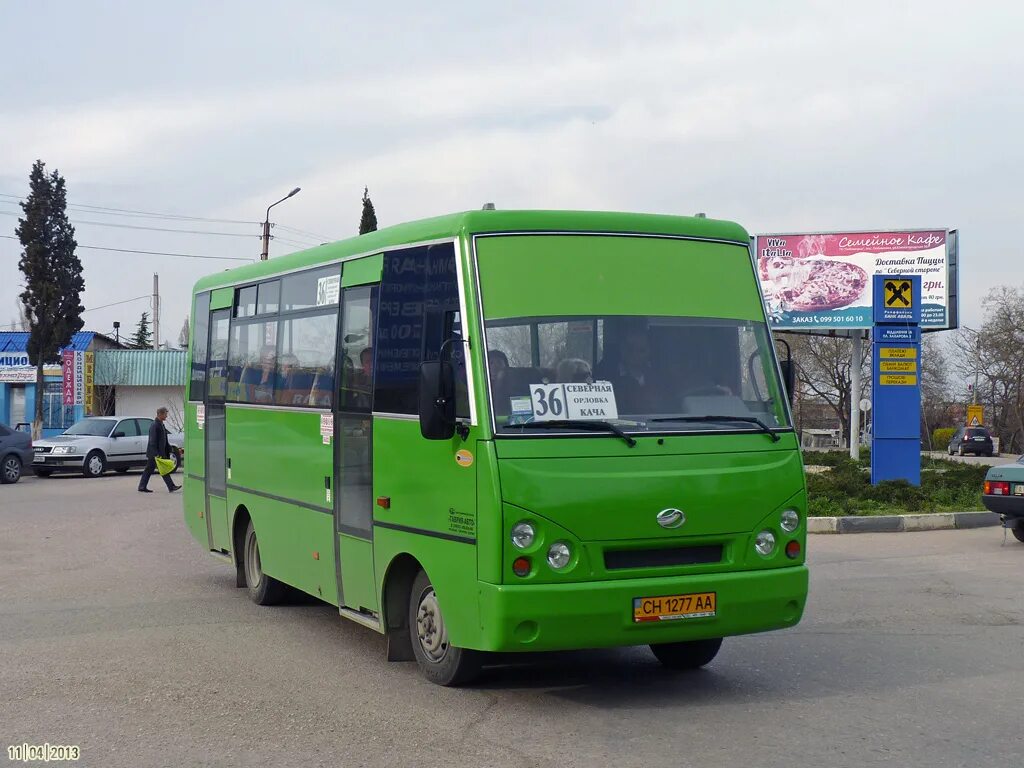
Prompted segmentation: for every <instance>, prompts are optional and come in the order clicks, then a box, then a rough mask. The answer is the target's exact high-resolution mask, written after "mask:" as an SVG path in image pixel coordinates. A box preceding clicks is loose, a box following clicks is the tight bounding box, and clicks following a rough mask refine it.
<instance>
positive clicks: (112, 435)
mask: <svg viewBox="0 0 1024 768" xmlns="http://www.w3.org/2000/svg"><path fill="white" fill-rule="evenodd" d="M152 423H153V419H152V418H150V417H148V416H90V417H89V418H86V419H82V420H81V421H79V422H77V423H76V424H75V425H74V426H71V427H68V428H67V429H66V430H64V433H63V434H60V435H56V436H55V437H49V438H46V439H43V440H37V441H36V442H35V443H34V444H33V449H32V469H33V470H34V471H35V473H36V474H37V475H38V476H39V477H49V476H50V475H52V474H53V473H54V472H81V473H82V474H83V475H85V476H86V477H99V476H100V475H102V474H103V473H104V472H106V471H107V470H108V469H116V470H117V471H118V472H127V471H128V470H129V469H131V468H132V467H144V466H146V447H147V446H148V445H149V427H150V425H151V424H152ZM168 439H169V441H170V443H171V445H172V446H174V447H175V448H177V449H178V450H172V451H171V458H172V459H174V469H175V471H177V469H178V467H179V466H180V465H181V456H182V454H181V448H182V446H183V445H184V439H183V435H182V434H181V433H180V432H169V434H168Z"/></svg>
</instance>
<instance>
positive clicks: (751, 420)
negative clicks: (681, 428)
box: [648, 416, 780, 443]
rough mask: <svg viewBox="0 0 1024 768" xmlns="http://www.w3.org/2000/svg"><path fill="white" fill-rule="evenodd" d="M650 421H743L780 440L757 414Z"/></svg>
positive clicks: (661, 418) (671, 418)
mask: <svg viewBox="0 0 1024 768" xmlns="http://www.w3.org/2000/svg"><path fill="white" fill-rule="evenodd" d="M648 421H743V422H746V423H747V424H756V425H757V426H759V427H760V428H761V431H762V432H764V433H765V434H766V435H768V437H770V438H771V439H772V442H773V443H777V442H779V440H780V438H779V436H778V435H777V434H775V430H774V429H772V428H771V427H769V426H768V425H767V424H765V423H764V422H763V421H761V420H760V419H759V418H757V417H756V416H660V417H658V418H656V419H648Z"/></svg>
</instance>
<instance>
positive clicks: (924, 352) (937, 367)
mask: <svg viewBox="0 0 1024 768" xmlns="http://www.w3.org/2000/svg"><path fill="white" fill-rule="evenodd" d="M920 372H921V373H920V375H921V437H922V439H924V441H925V443H926V444H927V445H928V446H929V449H930V450H938V449H941V448H943V447H944V446H934V445H932V444H931V439H932V437H931V436H932V430H934V429H935V428H936V427H944V426H950V424H951V423H952V422H953V421H954V420H955V418H956V415H955V408H954V407H953V406H952V400H953V394H952V384H951V383H950V376H949V372H950V371H949V356H948V355H947V352H946V345H945V344H944V339H943V338H940V337H939V335H938V334H934V333H928V334H924V335H923V336H922V337H921V360H920Z"/></svg>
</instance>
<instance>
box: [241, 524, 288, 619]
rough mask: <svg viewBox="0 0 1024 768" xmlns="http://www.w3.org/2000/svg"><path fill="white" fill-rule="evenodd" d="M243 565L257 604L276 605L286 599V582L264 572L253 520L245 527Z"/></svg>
mask: <svg viewBox="0 0 1024 768" xmlns="http://www.w3.org/2000/svg"><path fill="white" fill-rule="evenodd" d="M242 566H243V570H244V572H245V586H246V587H248V589H249V597H250V598H252V601H253V602H254V603H256V605H275V604H276V603H280V602H281V600H283V599H284V595H285V586H284V584H282V583H281V582H280V581H278V580H277V579H275V578H273V577H271V576H267V574H265V573H264V572H263V567H262V564H261V563H260V545H259V542H258V541H257V540H256V529H255V528H253V527H252V520H250V521H249V527H248V528H246V529H245V543H244V544H243V548H242Z"/></svg>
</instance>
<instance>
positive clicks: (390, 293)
mask: <svg viewBox="0 0 1024 768" xmlns="http://www.w3.org/2000/svg"><path fill="white" fill-rule="evenodd" d="M458 311H459V289H458V278H457V276H456V270H455V245H454V243H438V244H437V245H429V246H418V247H415V248H407V249H404V250H400V251H390V252H388V253H385V254H384V269H383V274H382V277H381V288H380V316H379V319H378V332H377V345H376V362H375V366H376V369H375V377H374V405H373V408H374V411H377V412H382V413H402V414H415V413H417V412H418V408H419V377H420V365H421V364H422V363H423V362H424V361H426V360H437V359H438V356H439V355H440V354H441V347H442V345H443V344H444V342H445V341H446V340H447V339H448V338H450V336H451V334H452V332H453V329H454V328H455V325H454V323H455V317H456V315H457V313H458ZM452 343H456V342H452ZM452 343H450V344H448V345H447V346H446V348H445V352H444V354H445V356H447V355H449V354H450V352H449V351H448V350H447V347H450V346H452ZM458 346H459V347H461V346H462V345H461V344H458ZM460 351H463V350H460ZM453 362H454V361H453ZM456 372H457V373H459V375H460V376H461V377H462V382H461V384H457V385H456V389H457V390H458V389H460V388H461V389H462V391H464V392H465V391H466V384H465V365H463V366H462V367H461V371H459V370H457V371H456ZM463 403H464V407H463V408H462V409H461V411H459V413H460V415H463V414H464V415H468V413H469V408H468V396H467V398H465V399H464V400H463Z"/></svg>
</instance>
